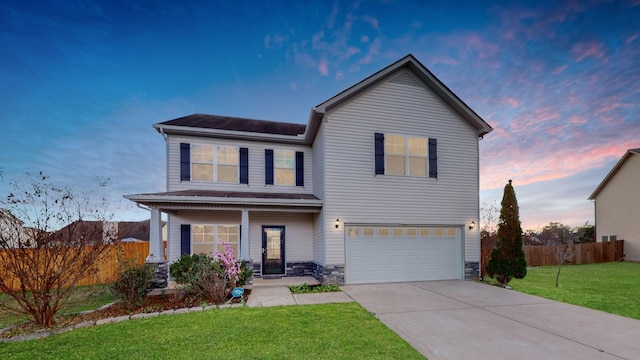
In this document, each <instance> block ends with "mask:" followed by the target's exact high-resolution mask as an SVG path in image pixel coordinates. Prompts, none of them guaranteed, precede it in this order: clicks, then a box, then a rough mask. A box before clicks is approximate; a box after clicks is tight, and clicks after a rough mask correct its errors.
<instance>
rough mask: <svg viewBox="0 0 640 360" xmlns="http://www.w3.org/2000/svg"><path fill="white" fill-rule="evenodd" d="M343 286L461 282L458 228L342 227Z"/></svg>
mask: <svg viewBox="0 0 640 360" xmlns="http://www.w3.org/2000/svg"><path fill="white" fill-rule="evenodd" d="M345 242H346V262H347V263H346V279H345V280H346V283H347V284H364V283H379V282H400V281H425V280H450V279H462V235H461V229H460V228H458V227H434V226H397V227H393V226H349V225H347V226H346V228H345Z"/></svg>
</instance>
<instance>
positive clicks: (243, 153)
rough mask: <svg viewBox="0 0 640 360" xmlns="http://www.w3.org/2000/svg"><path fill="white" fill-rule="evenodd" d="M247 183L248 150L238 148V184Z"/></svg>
mask: <svg viewBox="0 0 640 360" xmlns="http://www.w3.org/2000/svg"><path fill="white" fill-rule="evenodd" d="M248 183H249V149H248V148H240V184H248Z"/></svg>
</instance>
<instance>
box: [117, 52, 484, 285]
mask: <svg viewBox="0 0 640 360" xmlns="http://www.w3.org/2000/svg"><path fill="white" fill-rule="evenodd" d="M153 127H154V128H155V129H156V130H157V131H158V132H159V133H160V134H161V135H162V136H163V137H164V138H165V140H166V153H167V159H166V161H167V169H166V174H167V188H166V191H165V192H160V193H147V194H133V195H126V196H125V197H126V198H127V199H129V200H132V201H134V202H137V203H138V204H142V205H145V206H147V207H149V208H150V209H151V235H150V236H151V243H150V248H151V252H152V253H154V252H156V251H160V249H161V246H162V241H161V240H160V218H161V213H166V214H168V234H167V237H168V239H167V241H168V247H167V252H168V254H167V255H168V263H171V262H174V261H176V260H177V259H178V258H179V257H180V255H181V254H189V253H200V252H202V253H210V252H212V251H213V250H219V249H220V248H221V245H220V240H225V241H227V242H229V243H231V244H232V246H233V247H234V248H235V250H236V253H237V254H239V258H241V259H244V260H247V261H250V262H251V263H252V266H253V269H254V271H255V273H254V276H257V277H261V276H263V277H265V276H299V275H312V276H314V277H316V278H317V279H319V280H320V281H322V282H323V283H339V284H358V283H375V282H394V281H419V280H441V279H465V278H471V277H474V276H478V269H479V262H480V240H479V229H478V226H476V224H478V222H479V179H478V176H479V161H478V158H479V149H478V147H479V140H480V139H482V137H483V136H484V135H486V134H487V133H489V132H490V131H492V130H493V129H492V128H491V126H489V125H488V124H487V123H486V122H485V121H484V120H483V119H482V118H481V117H480V116H479V115H478V114H476V113H475V112H474V111H473V110H472V109H471V108H469V107H468V106H467V105H466V104H465V103H464V102H463V101H462V100H460V98H458V97H457V96H456V95H455V94H454V93H453V92H452V91H451V90H450V89H449V88H447V87H446V86H445V85H444V84H443V83H442V82H440V81H439V80H438V79H437V78H436V77H435V76H434V75H433V74H432V73H431V72H430V71H429V70H428V69H427V68H426V67H425V66H424V65H422V64H421V63H420V62H419V61H418V60H417V59H416V58H414V57H413V56H412V55H408V56H406V57H404V58H402V59H400V60H399V61H397V62H395V63H393V64H391V65H389V66H388V67H386V68H384V69H382V70H380V71H378V72H376V73H375V74H373V75H371V76H369V77H367V78H366V79H364V80H362V81H360V82H359V83H357V84H355V85H353V86H351V87H350V88H348V89H346V90H344V91H343V92H341V93H339V94H337V95H335V96H333V97H331V98H329V99H328V100H326V101H324V102H322V103H320V104H318V105H316V106H314V107H313V108H312V109H311V113H310V115H309V119H308V122H307V124H306V125H304V124H293V123H283V122H273V121H264V120H255V119H241V118H233V117H225V116H217V115H204V114H195V115H190V116H185V117H181V118H178V119H173V120H169V121H165V122H161V123H157V124H154V125H153ZM150 262H152V263H154V264H156V265H157V266H158V267H159V268H166V266H167V263H165V262H164V261H162V260H161V259H155V260H154V259H151V261H150ZM161 273H163V272H162V271H161Z"/></svg>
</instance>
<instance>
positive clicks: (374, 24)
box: [362, 15, 378, 30]
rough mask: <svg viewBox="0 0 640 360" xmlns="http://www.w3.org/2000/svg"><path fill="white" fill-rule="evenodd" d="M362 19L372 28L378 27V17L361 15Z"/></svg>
mask: <svg viewBox="0 0 640 360" xmlns="http://www.w3.org/2000/svg"><path fill="white" fill-rule="evenodd" d="M362 19H363V20H364V21H365V22H367V23H369V25H371V27H372V28H374V29H376V30H377V29H378V19H376V18H374V17H372V16H369V15H365V16H363V17H362Z"/></svg>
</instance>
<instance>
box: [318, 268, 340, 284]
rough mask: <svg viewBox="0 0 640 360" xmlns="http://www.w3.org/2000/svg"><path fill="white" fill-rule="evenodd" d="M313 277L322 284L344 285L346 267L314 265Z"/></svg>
mask: <svg viewBox="0 0 640 360" xmlns="http://www.w3.org/2000/svg"><path fill="white" fill-rule="evenodd" d="M313 265H314V271H313V277H315V278H316V279H318V281H320V283H322V284H333V285H344V265H324V266H323V265H319V264H315V263H314V264H313Z"/></svg>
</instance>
